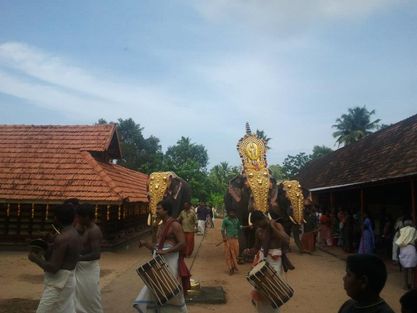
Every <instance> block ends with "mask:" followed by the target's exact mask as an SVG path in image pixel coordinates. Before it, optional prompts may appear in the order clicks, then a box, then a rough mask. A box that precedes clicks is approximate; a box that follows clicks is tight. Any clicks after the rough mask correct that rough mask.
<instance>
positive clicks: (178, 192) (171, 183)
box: [147, 172, 191, 225]
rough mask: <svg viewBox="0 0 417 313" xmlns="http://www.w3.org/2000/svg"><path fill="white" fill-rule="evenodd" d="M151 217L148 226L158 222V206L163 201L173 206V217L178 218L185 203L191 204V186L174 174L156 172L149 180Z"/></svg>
mask: <svg viewBox="0 0 417 313" xmlns="http://www.w3.org/2000/svg"><path fill="white" fill-rule="evenodd" d="M147 186H148V198H149V217H148V225H151V224H153V223H155V222H156V206H157V204H158V202H159V201H161V200H168V201H169V202H170V203H171V204H172V214H171V215H172V217H174V218H177V217H178V215H179V214H180V212H181V210H182V209H183V207H184V203H185V202H188V203H191V188H190V185H189V184H188V183H187V182H186V181H185V180H184V179H182V178H181V177H179V176H177V175H176V174H175V173H174V172H154V173H151V174H150V175H149V179H148V184H147Z"/></svg>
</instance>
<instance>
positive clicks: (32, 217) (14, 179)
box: [0, 124, 148, 245]
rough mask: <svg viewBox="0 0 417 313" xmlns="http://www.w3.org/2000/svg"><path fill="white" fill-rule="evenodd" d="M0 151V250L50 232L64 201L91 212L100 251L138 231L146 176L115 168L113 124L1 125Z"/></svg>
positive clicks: (144, 204)
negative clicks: (92, 209) (89, 207)
mask: <svg viewBox="0 0 417 313" xmlns="http://www.w3.org/2000/svg"><path fill="white" fill-rule="evenodd" d="M0 147H1V149H0V244H3V245H4V244H10V245H16V244H19V243H25V242H27V241H28V240H29V239H31V238H37V237H39V236H41V235H42V234H43V233H44V232H48V231H50V229H51V223H52V222H53V219H54V217H53V212H54V210H53V209H54V207H55V206H57V205H60V204H62V203H63V202H64V201H65V200H67V199H69V198H77V199H78V200H79V201H80V202H81V203H83V202H88V203H91V204H93V205H94V206H95V216H96V220H97V223H98V224H99V225H100V227H101V228H102V230H103V234H104V239H105V240H104V244H105V245H113V244H117V243H119V242H121V241H124V240H126V239H127V238H128V237H129V236H130V235H131V234H132V233H134V232H136V231H138V230H140V229H142V228H144V227H145V225H146V217H147V209H148V198H147V191H146V182H147V175H145V174H143V173H140V172H137V171H133V170H130V169H127V168H125V167H122V166H119V165H117V164H115V160H117V159H120V158H121V150H120V145H119V139H118V135H117V130H116V126H115V125H114V124H105V125H91V126H87V125H82V126H51V125H45V126H34V125H0Z"/></svg>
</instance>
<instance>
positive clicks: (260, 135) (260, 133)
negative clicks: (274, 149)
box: [255, 129, 271, 150]
mask: <svg viewBox="0 0 417 313" xmlns="http://www.w3.org/2000/svg"><path fill="white" fill-rule="evenodd" d="M255 135H256V137H258V138H260V139H262V140H263V141H264V142H265V147H266V150H269V149H271V147H270V146H269V145H268V144H269V141H270V140H271V138H269V137H268V136H267V135H266V133H265V132H264V131H263V130H259V129H257V130H256V133H255Z"/></svg>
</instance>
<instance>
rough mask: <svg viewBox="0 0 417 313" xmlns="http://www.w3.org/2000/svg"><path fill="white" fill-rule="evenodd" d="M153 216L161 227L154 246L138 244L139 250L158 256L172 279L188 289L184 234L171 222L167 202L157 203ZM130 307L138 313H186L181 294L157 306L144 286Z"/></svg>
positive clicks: (176, 224) (145, 242)
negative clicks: (146, 249)
mask: <svg viewBox="0 0 417 313" xmlns="http://www.w3.org/2000/svg"><path fill="white" fill-rule="evenodd" d="M156 214H157V215H158V218H159V219H160V220H161V221H162V223H161V224H160V225H159V227H158V232H157V235H156V237H157V238H156V239H157V242H156V245H153V244H152V243H150V242H147V241H141V240H139V248H141V247H146V248H148V249H149V250H151V251H152V252H153V254H154V255H155V254H159V255H162V256H163V257H164V259H165V261H166V263H167V265H168V267H169V269H170V270H171V272H172V274H173V275H174V276H175V277H179V281H181V282H182V290H189V289H190V272H189V271H188V268H187V266H186V264H185V262H184V254H183V253H182V251H183V249H184V247H185V237H184V231H183V229H182V227H181V224H180V223H179V222H178V220H177V219H175V218H173V217H172V216H171V215H172V205H171V203H170V202H169V201H167V200H163V201H160V202H158V204H157V206H156ZM133 307H134V308H135V309H136V310H137V311H138V312H140V313H149V312H158V313H171V312H172V313H174V312H178V313H186V312H187V306H186V305H185V300H184V293H183V292H180V293H179V294H178V295H176V296H175V297H173V298H172V299H170V300H169V301H168V302H167V303H165V304H164V305H163V306H159V305H158V303H157V301H156V298H155V297H154V295H153V294H152V292H151V291H150V290H149V288H148V287H147V286H145V287H143V288H142V290H141V291H140V292H139V294H138V296H137V297H136V300H135V301H134V302H133Z"/></svg>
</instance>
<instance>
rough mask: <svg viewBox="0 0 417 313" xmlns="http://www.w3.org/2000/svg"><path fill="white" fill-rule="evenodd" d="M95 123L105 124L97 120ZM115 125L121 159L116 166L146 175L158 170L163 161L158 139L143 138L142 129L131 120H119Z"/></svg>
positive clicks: (104, 121)
mask: <svg viewBox="0 0 417 313" xmlns="http://www.w3.org/2000/svg"><path fill="white" fill-rule="evenodd" d="M97 123H98V124H106V123H107V122H106V120H104V119H99V120H98V122H97ZM116 125H117V131H118V134H119V139H120V147H121V149H122V159H121V160H119V161H118V164H120V165H123V166H126V167H128V168H130V169H133V170H137V171H140V172H143V173H147V174H149V173H151V172H154V171H157V170H159V169H160V168H161V166H162V160H163V153H162V148H161V145H160V144H159V139H158V138H157V137H155V136H150V137H148V138H144V137H143V134H142V131H143V128H142V127H140V125H139V124H136V123H135V121H134V120H133V119H131V118H129V119H125V120H124V119H121V118H119V120H118V121H117V123H116Z"/></svg>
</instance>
